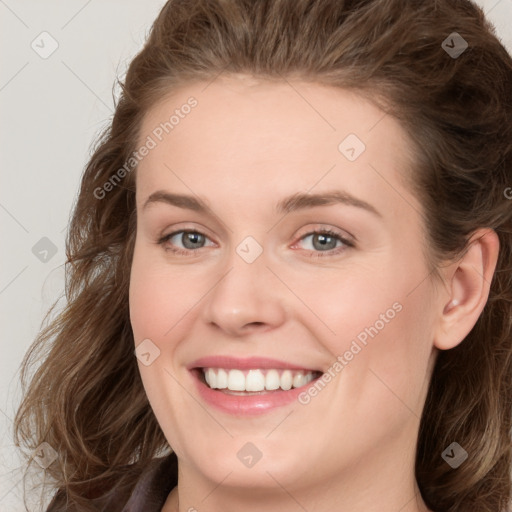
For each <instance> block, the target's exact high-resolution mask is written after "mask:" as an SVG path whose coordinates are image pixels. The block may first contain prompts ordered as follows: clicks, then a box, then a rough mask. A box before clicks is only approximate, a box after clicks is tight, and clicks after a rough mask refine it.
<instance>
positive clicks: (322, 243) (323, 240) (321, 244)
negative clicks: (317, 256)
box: [313, 234, 336, 249]
mask: <svg viewBox="0 0 512 512" xmlns="http://www.w3.org/2000/svg"><path fill="white" fill-rule="evenodd" d="M316 240H318V244H317V243H315V242H316ZM329 241H330V242H331V244H330V245H331V246H330V247H328V245H329ZM333 242H334V243H333ZM313 246H314V247H315V249H326V248H327V249H334V248H335V247H336V239H335V238H334V237H332V236H330V235H321V234H320V235H317V236H316V238H313Z"/></svg>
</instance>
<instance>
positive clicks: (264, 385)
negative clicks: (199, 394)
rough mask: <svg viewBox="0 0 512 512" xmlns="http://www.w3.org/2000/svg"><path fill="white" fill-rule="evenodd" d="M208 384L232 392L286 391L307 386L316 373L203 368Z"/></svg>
mask: <svg viewBox="0 0 512 512" xmlns="http://www.w3.org/2000/svg"><path fill="white" fill-rule="evenodd" d="M203 374H204V378H205V380H206V383H207V384H208V386H210V388H212V389H229V390H230V391H264V390H267V391H274V390H276V389H283V390H285V391H288V390H290V389H291V388H292V387H293V388H299V387H301V386H305V385H306V384H308V383H309V382H311V381H312V380H313V379H314V378H315V376H316V375H315V374H316V372H306V373H304V372H303V371H292V370H248V371H245V372H244V371H242V370H235V369H231V370H227V369H223V368H203Z"/></svg>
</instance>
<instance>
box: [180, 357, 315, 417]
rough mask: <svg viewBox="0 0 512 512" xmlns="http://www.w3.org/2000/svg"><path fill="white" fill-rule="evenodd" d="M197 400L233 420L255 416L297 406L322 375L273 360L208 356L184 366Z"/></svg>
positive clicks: (305, 368) (310, 369)
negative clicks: (303, 393)
mask: <svg viewBox="0 0 512 512" xmlns="http://www.w3.org/2000/svg"><path fill="white" fill-rule="evenodd" d="M188 370H189V371H190V373H191V375H192V377H193V381H194V382H195V386H196V389H197V391H198V394H199V399H200V400H201V401H202V402H203V403H204V404H205V405H207V406H211V407H214V408H215V409H217V410H220V411H222V412H224V413H228V414H230V415H235V416H248V415H258V414H263V413H267V412H270V411H272V410H275V409H277V408H281V407H284V406H287V405H293V404H294V403H295V404H296V403H297V399H298V396H299V394H300V393H301V392H303V391H304V389H305V388H306V386H310V385H312V383H314V382H315V381H316V380H318V379H319V378H320V377H321V376H322V374H323V373H322V371H320V370H317V369H312V368H307V367H304V366H302V365H300V364H292V363H290V362H287V361H282V360H281V361H280V360H277V359H270V358H263V357H251V358H245V359H241V358H234V357H232V356H222V355H219V356H209V357H204V358H201V359H198V360H196V361H194V362H192V363H191V364H190V365H188Z"/></svg>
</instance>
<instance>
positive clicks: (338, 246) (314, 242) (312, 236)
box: [300, 229, 354, 257]
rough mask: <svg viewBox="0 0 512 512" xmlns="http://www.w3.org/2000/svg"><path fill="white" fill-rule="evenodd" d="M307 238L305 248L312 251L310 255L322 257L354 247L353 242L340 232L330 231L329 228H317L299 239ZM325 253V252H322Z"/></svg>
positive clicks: (302, 240) (304, 239) (301, 240)
mask: <svg viewBox="0 0 512 512" xmlns="http://www.w3.org/2000/svg"><path fill="white" fill-rule="evenodd" d="M306 240H309V241H308V242H307V243H306V244H305V245H306V247H305V249H306V250H308V251H313V252H312V253H311V254H310V256H312V257H324V256H334V255H337V254H339V253H340V252H342V251H345V250H346V249H347V247H354V243H353V242H352V241H350V240H348V239H347V238H345V237H344V236H342V235H341V234H340V233H336V232H335V231H331V230H329V229H319V230H315V231H312V232H311V233H308V234H307V235H305V236H303V237H302V238H301V239H300V242H304V241H306ZM322 253H326V254H322Z"/></svg>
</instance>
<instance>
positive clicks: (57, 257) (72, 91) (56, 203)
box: [0, 0, 512, 512]
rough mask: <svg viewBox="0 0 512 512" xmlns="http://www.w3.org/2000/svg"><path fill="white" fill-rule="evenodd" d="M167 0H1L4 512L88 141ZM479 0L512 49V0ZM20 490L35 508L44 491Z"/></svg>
mask: <svg viewBox="0 0 512 512" xmlns="http://www.w3.org/2000/svg"><path fill="white" fill-rule="evenodd" d="M164 3H165V1H164V0H145V1H142V0H140V1H138V2H135V1H134V0H131V1H126V0H125V1H124V2H122V1H121V0H103V1H101V2H100V0H66V1H64V0H60V1H59V0H47V1H45V2H38V1H36V0H18V1H14V0H0V38H1V39H0V43H1V55H2V67H1V70H0V106H1V114H2V123H1V125H0V145H1V146H0V147H1V155H0V159H1V160H0V162H1V166H0V169H1V171H0V172H1V180H2V186H1V189H0V220H1V235H2V243H1V251H2V265H1V267H0V308H1V314H2V319H3V328H2V338H1V345H0V346H1V352H0V355H1V357H0V512H22V511H24V510H25V508H24V506H23V499H22V482H21V479H22V476H23V471H22V468H21V459H20V458H19V456H18V454H17V449H16V448H15V447H14V445H13V442H12V419H13V418H14V414H15V410H16V407H17V405H18V403H19V400H20V396H21V393H20V391H21V389H20V385H19V365H20V362H21V360H22V358H23V355H24V354H25V352H26V351H27V349H28V347H29V346H30V344H31V343H32V341H33V339H34V337H35V336H36V334H37V332H38V330H39V328H40V327H41V322H42V320H43V317H44V315H45V313H46V312H47V310H48V308H49V307H50V306H51V304H52V303H53V302H54V301H55V300H56V299H57V298H58V297H59V296H61V294H62V293H63V290H64V273H63V268H64V267H63V264H64V261H65V253H64V249H65V246H64V242H65V236H66V227H67V223H68V219H69V214H70V211H71V207H72V204H73V201H74V199H75V196H76V194H77V191H78V185H79V179H80V176H81V173H82V170H83V168H84V166H85V164H86V162H87V160H88V157H89V155H90V147H91V144H92V143H93V141H94V140H95V138H96V137H97V135H98V133H99V132H100V130H101V129H102V128H104V127H105V126H107V125H108V121H109V118H110V116H111V114H112V110H113V99H112V87H113V84H114V82H115V78H116V77H121V76H122V75H123V73H124V72H125V70H126V67H127V65H128V63H129V62H130V59H131V58H132V57H133V56H134V55H135V53H136V52H137V51H138V50H139V49H140V47H141V46H142V43H143V42H144V39H145V37H146V35H147V32H148V30H149V27H150V25H151V23H152V22H153V20H154V19H155V17H156V16H157V14H158V12H159V10H160V8H161V7H162V6H163V4H164ZM477 3H478V4H479V5H481V6H482V7H483V8H484V10H485V12H486V13H487V15H488V18H489V19H490V20H491V21H492V22H493V24H494V25H495V27H496V30H497V33H498V36H499V37H500V38H501V40H502V42H503V43H504V45H505V46H506V47H507V48H508V49H509V51H510V52H512V0H479V1H478V2H477ZM511 186H512V183H511ZM45 251H46V252H45ZM42 471H43V470H42V469H41V472H42ZM38 476H39V477H41V475H38ZM43 476H44V475H43ZM27 498H28V502H27V503H28V505H29V510H30V511H36V510H39V509H40V507H43V510H44V508H45V507H46V506H47V504H48V501H49V497H41V496H40V495H39V494H37V493H34V494H32V495H29V496H28V497H27Z"/></svg>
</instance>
